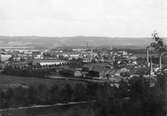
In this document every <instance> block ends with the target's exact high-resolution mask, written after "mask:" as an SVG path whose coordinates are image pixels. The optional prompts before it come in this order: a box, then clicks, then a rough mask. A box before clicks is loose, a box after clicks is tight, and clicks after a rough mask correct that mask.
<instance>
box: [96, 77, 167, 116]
mask: <svg viewBox="0 0 167 116" xmlns="http://www.w3.org/2000/svg"><path fill="white" fill-rule="evenodd" d="M166 81H167V80H166V77H165V76H164V75H159V76H158V77H157V80H156V81H155V82H154V84H155V86H153V87H150V80H149V79H148V78H144V77H142V76H141V77H133V78H132V79H130V80H129V81H128V82H125V81H121V82H120V86H119V88H116V87H111V86H110V85H109V84H105V85H104V86H101V87H100V89H99V90H98V94H97V102H96V103H95V109H96V115H97V116H165V115H166V114H167V111H166V109H167V96H166Z"/></svg>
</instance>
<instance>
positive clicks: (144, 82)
mask: <svg viewBox="0 0 167 116" xmlns="http://www.w3.org/2000/svg"><path fill="white" fill-rule="evenodd" d="M166 81H167V80H166V76H165V75H164V74H161V75H157V78H156V80H153V83H154V86H150V82H151V81H150V78H144V77H143V76H142V75H141V77H133V78H131V79H130V80H128V81H124V80H122V81H120V82H119V87H118V86H117V87H116V86H111V85H110V84H111V83H109V82H106V83H100V84H97V83H92V82H88V83H85V84H83V83H76V84H75V85H70V84H65V85H64V86H62V87H60V86H57V85H52V86H51V87H48V86H46V85H44V84H40V85H38V86H37V87H32V86H30V87H22V86H19V87H13V88H8V89H6V90H2V89H0V108H8V107H19V106H31V105H35V104H56V103H68V102H75V101H92V100H95V101H96V102H95V103H93V104H92V105H91V106H92V108H93V109H94V113H95V115H96V116H134V115H135V116H165V115H166V113H167V112H166V108H167V99H166V98H167V96H166Z"/></svg>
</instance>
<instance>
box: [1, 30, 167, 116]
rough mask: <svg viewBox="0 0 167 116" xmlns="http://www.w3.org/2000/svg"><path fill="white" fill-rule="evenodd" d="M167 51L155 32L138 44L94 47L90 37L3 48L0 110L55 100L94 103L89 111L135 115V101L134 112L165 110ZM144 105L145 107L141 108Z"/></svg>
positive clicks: (49, 104)
mask: <svg viewBox="0 0 167 116" xmlns="http://www.w3.org/2000/svg"><path fill="white" fill-rule="evenodd" d="M150 39H151V38H150ZM165 55H166V45H165V44H164V41H163V39H162V38H160V37H159V36H158V33H156V32H154V33H153V34H152V42H151V43H150V44H149V45H148V46H146V47H145V48H142V49H129V48H114V47H92V46H88V43H87V45H86V46H85V47H71V48H65V47H57V48H52V49H46V48H40V49H39V48H38V49H37V48H32V47H5V48H1V51H0V61H1V62H0V81H1V83H2V84H0V87H1V88H0V108H1V110H2V111H1V113H2V114H3V115H5V114H6V113H11V111H12V110H14V111H16V114H15V115H16V116H17V115H18V113H19V110H20V109H23V110H26V109H29V110H33V109H34V108H39V109H38V110H39V111H40V110H41V109H40V108H41V107H43V108H45V109H49V108H52V107H58V106H59V105H60V106H64V105H65V106H66V105H70V106H71V105H76V107H78V106H77V105H79V110H78V112H81V109H82V108H80V107H81V106H82V105H85V104H87V105H88V106H89V105H90V104H92V105H91V108H94V110H93V116H94V115H95V116H96V115H97V114H98V115H99V116H102V115H107V114H115V115H116V116H121V115H123V114H126V115H129V113H132V114H131V115H130V116H133V115H134V114H136V112H137V111H136V110H137V109H138V107H141V109H140V110H139V115H138V116H141V114H142V113H143V114H146V116H152V114H153V115H160V114H166V110H165V108H166V101H165V100H166V97H165V92H164V91H165V90H166V89H165V88H166V75H167V65H166V62H165V61H166V56H165ZM157 95H158V96H157ZM152 98H153V99H152ZM148 99H149V100H148ZM115 102H116V103H115ZM136 102H138V103H140V104H137V105H136ZM127 105H128V106H129V107H127ZM145 105H147V108H148V109H147V111H145V110H144V111H143V109H142V108H143V107H144V106H145ZM159 106H160V107H159ZM110 107H111V108H110ZM10 108H15V109H10ZM86 108H87V107H86ZM91 108H90V107H88V108H87V109H86V110H88V111H84V113H85V114H83V115H88V114H89V112H90V110H92V109H91ZM114 108H117V109H114ZM155 108H156V110H155ZM131 109H134V110H132V111H131ZM129 110H130V111H129ZM120 111H121V112H120ZM41 112H43V111H41ZM72 112H74V111H73V110H72ZM78 112H77V113H78ZM113 112H114V113H113ZM77 113H76V114H77ZM23 114H25V115H27V114H26V113H25V112H24V113H23ZM12 115H14V114H13V113H12ZM67 115H68V114H67ZM9 116H10V115H9Z"/></svg>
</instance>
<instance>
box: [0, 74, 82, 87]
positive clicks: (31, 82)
mask: <svg viewBox="0 0 167 116" xmlns="http://www.w3.org/2000/svg"><path fill="white" fill-rule="evenodd" d="M76 83H82V84H84V83H85V82H83V81H79V80H76V81H74V80H61V79H45V78H37V77H19V76H9V75H2V74H0V88H7V87H9V86H10V85H12V84H13V85H14V84H22V85H28V86H34V87H37V86H38V85H40V84H44V85H46V86H47V87H51V86H53V85H54V84H56V85H57V86H59V87H62V86H64V85H65V84H70V85H71V86H73V85H75V84H76Z"/></svg>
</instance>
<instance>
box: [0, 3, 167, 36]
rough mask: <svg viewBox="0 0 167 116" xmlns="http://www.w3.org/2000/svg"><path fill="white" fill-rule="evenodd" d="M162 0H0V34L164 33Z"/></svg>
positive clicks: (165, 8)
mask: <svg viewBox="0 0 167 116" xmlns="http://www.w3.org/2000/svg"><path fill="white" fill-rule="evenodd" d="M166 20H167V2H166V1H165V0H146V1H145V0H0V25H1V26H0V34H2V35H43V36H71V35H101V36H149V34H150V33H151V32H152V31H153V30H157V31H158V32H160V34H162V36H166V34H167V32H166V31H165V29H166V28H167V22H166Z"/></svg>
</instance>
